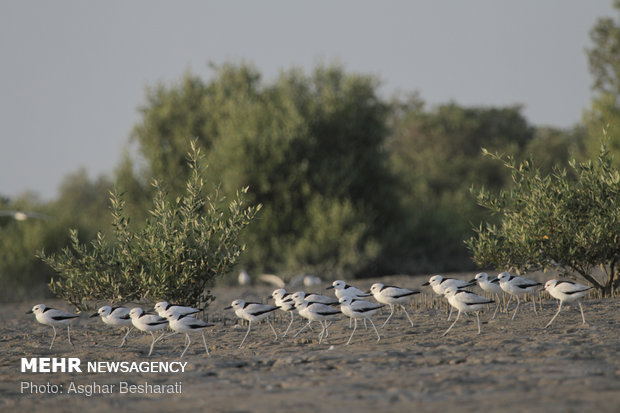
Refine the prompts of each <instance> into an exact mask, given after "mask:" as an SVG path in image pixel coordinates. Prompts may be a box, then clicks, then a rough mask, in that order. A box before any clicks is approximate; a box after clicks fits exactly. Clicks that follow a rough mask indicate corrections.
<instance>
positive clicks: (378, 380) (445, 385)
mask: <svg viewBox="0 0 620 413" xmlns="http://www.w3.org/2000/svg"><path fill="white" fill-rule="evenodd" d="M471 275H472V274H461V275H458V276H459V277H460V278H463V279H469V278H470V277H471ZM543 278H548V277H544V276H543ZM425 280H426V278H420V277H388V278H384V279H382V280H381V281H382V282H384V283H386V284H397V285H401V286H403V287H409V288H418V287H419V286H420V284H422V282H423V281H425ZM375 281H378V280H361V281H358V282H356V283H354V284H356V285H358V286H360V287H363V288H367V287H369V286H370V284H371V283H372V282H375ZM324 287H325V286H322V287H318V288H314V289H313V290H314V291H322V292H325V291H324ZM272 289H273V287H268V286H258V287H233V288H217V289H214V290H213V292H214V294H215V295H216V296H217V300H216V301H215V302H214V303H213V304H212V306H211V307H210V308H209V309H208V314H207V316H208V318H209V319H210V321H215V322H216V326H215V327H213V328H211V329H209V330H208V332H207V340H208V343H209V346H210V350H211V356H210V357H207V356H206V355H205V352H204V347H203V345H202V342H201V339H200V336H198V337H195V338H193V342H192V346H191V347H190V349H189V350H188V351H187V353H186V355H185V357H184V358H183V359H182V360H183V361H187V362H188V364H187V367H186V371H185V372H184V373H176V374H162V373H88V372H83V373H71V374H69V373H21V372H20V360H21V358H22V357H28V358H30V357H79V358H80V359H81V361H82V367H85V365H86V363H87V362H92V361H128V362H133V361H137V362H141V361H179V359H178V356H179V355H180V353H181V351H182V349H183V336H181V335H177V336H173V337H170V338H166V339H164V340H162V341H161V342H159V343H157V344H156V347H155V351H154V354H153V356H152V357H150V358H147V357H146V353H147V352H148V347H149V345H150V341H151V338H150V336H147V335H145V334H143V333H136V332H132V333H131V334H130V336H129V338H128V344H127V345H126V347H124V348H123V349H118V348H117V347H116V346H117V345H118V344H119V343H120V339H121V338H122V336H121V335H120V334H121V333H120V332H117V331H114V330H112V329H110V328H108V327H107V326H105V325H103V323H102V322H101V321H100V320H99V319H88V318H87V317H86V315H82V317H81V318H80V319H79V320H77V322H75V323H74V325H73V327H72V338H73V342H74V344H75V347H72V346H71V345H70V344H69V343H68V342H67V339H66V330H62V329H59V336H58V338H57V341H56V343H55V345H54V348H53V349H52V350H51V351H50V350H48V346H49V343H50V340H51V334H52V329H51V328H49V327H47V326H42V325H40V324H38V323H37V322H36V321H35V319H34V317H33V315H32V314H29V315H26V314H25V312H26V311H27V310H29V309H30V308H31V307H32V306H33V305H34V304H38V302H28V303H21V304H19V305H2V306H0V310H1V311H2V315H3V319H4V320H3V323H2V327H1V329H0V333H1V334H0V348H1V349H2V352H1V354H2V356H1V357H0V410H1V411H11V412H19V411H23V412H25V411H28V412H38V411H45V412H47V413H52V412H65V411H89V412H106V413H109V412H111V411H115V410H116V411H119V412H120V411H132V412H155V411H177V412H178V411H180V412H184V411H208V412H220V411H221V412H246V411H247V412H273V411H287V412H316V411H342V410H343V409H347V410H349V411H359V412H365V411H381V412H384V411H394V412H395V411H415V412H433V411H442V412H452V411H458V412H470V411H503V412H522V411H540V412H585V411H596V412H618V411H620V334H619V332H620V330H619V325H620V301H619V300H618V299H617V298H616V299H605V300H600V299H592V298H586V300H585V301H584V302H583V305H584V311H585V316H586V321H587V322H588V324H586V325H583V324H582V323H581V316H580V314H579V308H578V306H576V305H572V306H570V307H568V306H566V307H565V309H564V310H563V311H562V313H561V314H560V315H559V316H558V318H557V319H556V321H555V322H554V324H553V325H552V326H551V327H550V328H548V329H544V328H543V327H544V326H545V324H546V323H547V322H548V320H549V319H550V318H551V317H552V316H553V314H554V313H555V311H556V309H557V302H556V301H555V300H550V299H545V300H543V304H544V308H543V309H542V311H541V312H539V314H538V315H534V313H533V310H532V304H531V302H528V303H527V304H526V305H522V306H521V308H520V309H519V312H518V313H517V316H516V318H515V320H513V321H511V320H510V315H509V314H506V313H500V314H498V317H497V318H496V319H495V320H489V318H490V316H491V314H492V311H487V312H485V313H484V314H482V315H481V319H482V320H483V325H482V334H480V335H478V334H476V333H477V328H476V321H475V317H462V318H461V320H459V322H458V323H457V324H456V325H455V327H454V328H453V329H452V331H451V332H450V334H449V335H448V336H446V337H442V336H441V334H442V333H443V332H444V331H445V329H446V328H447V327H448V326H449V324H450V323H449V322H448V321H447V319H446V318H447V313H446V309H445V307H443V305H442V307H441V308H429V307H428V305H427V304H428V302H429V301H430V300H432V293H431V291H429V290H426V289H423V291H425V293H424V294H423V295H420V296H418V297H417V298H416V299H415V300H413V301H412V304H411V311H410V314H412V317H413V319H414V321H415V323H416V325H415V327H413V328H412V327H411V326H410V324H409V323H408V322H407V320H406V318H405V316H404V314H403V313H402V312H397V314H396V315H395V316H394V318H393V320H392V321H391V322H390V323H389V324H388V325H387V326H386V328H385V329H383V330H380V333H381V335H382V339H381V341H380V342H377V341H376V336H375V333H374V331H372V329H369V330H364V328H363V327H358V330H357V332H356V335H355V336H354V338H353V340H352V343H351V345H349V346H345V345H344V343H345V342H346V340H347V339H348V336H349V334H350V331H351V330H349V329H348V320H347V319H345V318H344V317H343V318H342V319H341V320H338V321H336V322H335V323H334V324H333V325H332V326H331V327H330V328H329V337H328V339H327V341H326V342H324V343H323V344H320V345H319V344H318V329H317V328H315V330H314V332H312V331H306V332H304V333H302V334H300V335H299V336H298V337H297V338H292V337H285V338H283V339H280V340H278V341H277V342H276V341H274V337H273V333H272V332H271V329H270V328H269V326H268V325H267V324H264V323H262V324H259V325H256V326H254V327H253V329H252V332H251V333H250V335H249V337H248V339H247V341H246V345H245V348H243V349H238V345H239V343H240V341H241V339H242V337H243V335H244V334H245V331H246V326H245V325H243V326H239V325H237V326H236V319H235V317H234V314H233V313H232V312H225V311H224V310H223V308H224V307H225V306H227V305H229V304H230V302H231V301H232V299H234V298H244V299H246V300H257V299H258V300H262V301H264V299H265V298H266V297H267V296H268V295H269V294H270V292H271V290H272ZM47 304H48V305H52V306H54V307H55V308H62V309H65V310H70V309H69V308H68V307H67V306H66V305H65V304H64V303H62V302H58V301H55V302H54V301H51V300H50V301H48V302H47ZM511 308H514V303H513V305H512V306H511ZM386 316H387V311H386V312H384V313H383V314H379V315H377V316H376V318H375V319H376V321H377V324H378V326H380V325H381V323H382V322H383V320H384V319H385V317H386ZM287 320H288V315H282V316H279V317H278V319H277V320H276V324H275V325H276V329H277V330H279V331H283V330H284V328H285V327H286V324H287ZM301 325H302V321H301V320H299V319H298V320H297V321H296V322H295V323H294V331H296V330H298V329H299V328H300V327H301ZM292 330H293V329H292ZM120 381H126V382H129V383H132V384H142V383H144V382H149V383H151V384H175V383H176V382H181V383H182V393H181V394H167V395H158V394H120V393H119V392H118V391H117V392H115V393H113V394H99V395H93V396H90V397H88V396H85V395H82V394H67V392H66V389H67V388H68V387H69V385H70V383H71V382H73V383H75V384H76V385H80V384H81V385H88V384H92V383H93V382H96V383H98V384H99V385H102V384H118V383H119V382H120ZM21 382H32V383H35V384H37V385H41V384H46V383H48V382H49V383H50V384H57V385H62V386H63V389H64V392H63V393H62V394H30V392H29V391H26V392H25V393H22V392H21Z"/></svg>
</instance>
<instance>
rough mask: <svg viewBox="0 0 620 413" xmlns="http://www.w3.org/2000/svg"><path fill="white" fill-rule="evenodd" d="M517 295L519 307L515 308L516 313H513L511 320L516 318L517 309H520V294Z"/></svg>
mask: <svg viewBox="0 0 620 413" xmlns="http://www.w3.org/2000/svg"><path fill="white" fill-rule="evenodd" d="M515 297H517V307H516V308H515V312H514V314H513V315H512V318H511V320H514V319H515V316H516V315H517V310H518V309H519V304H521V300H519V296H518V295H515Z"/></svg>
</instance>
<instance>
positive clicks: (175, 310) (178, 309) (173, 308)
mask: <svg viewBox="0 0 620 413" xmlns="http://www.w3.org/2000/svg"><path fill="white" fill-rule="evenodd" d="M154 309H155V311H156V312H157V314H158V315H159V316H160V317H166V313H168V312H170V313H172V314H178V315H190V314H196V313H199V312H200V311H202V310H199V309H197V308H193V307H186V306H183V305H176V304H169V303H168V302H166V301H160V302H158V303H157V304H155V308H154Z"/></svg>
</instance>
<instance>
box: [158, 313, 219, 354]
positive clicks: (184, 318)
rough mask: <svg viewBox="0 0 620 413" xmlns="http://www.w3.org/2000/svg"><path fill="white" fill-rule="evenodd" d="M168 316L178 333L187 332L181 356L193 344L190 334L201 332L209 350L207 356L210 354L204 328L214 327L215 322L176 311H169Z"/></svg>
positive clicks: (173, 328)
mask: <svg viewBox="0 0 620 413" xmlns="http://www.w3.org/2000/svg"><path fill="white" fill-rule="evenodd" d="M166 318H167V319H168V323H169V325H170V328H171V329H172V330H174V331H176V332H177V333H185V343H186V346H185V348H184V349H183V352H182V353H181V358H182V357H183V356H184V355H185V352H186V351H187V349H188V348H189V346H190V344H192V340H191V338H190V336H189V334H190V333H200V335H201V336H202V342H203V343H204V345H205V351H206V352H207V356H208V355H209V347H207V340H206V339H205V333H204V329H205V328H207V327H213V326H214V325H215V324H211V323H206V322H204V321H202V320H198V319H197V318H195V317H192V316H191V315H189V314H179V313H176V312H174V311H167V312H166Z"/></svg>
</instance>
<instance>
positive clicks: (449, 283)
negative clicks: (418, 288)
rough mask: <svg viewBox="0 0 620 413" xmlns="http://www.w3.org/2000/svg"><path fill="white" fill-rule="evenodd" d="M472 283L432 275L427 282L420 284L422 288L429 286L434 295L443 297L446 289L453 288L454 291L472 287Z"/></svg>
mask: <svg viewBox="0 0 620 413" xmlns="http://www.w3.org/2000/svg"><path fill="white" fill-rule="evenodd" d="M474 284H475V283H474V282H470V281H463V280H458V279H456V278H449V277H443V276H441V275H433V276H432V277H431V278H429V280H428V281H427V282H425V283H424V284H422V286H423V287H426V286H429V285H430V286H431V287H432V288H433V291H434V292H435V294H437V295H439V296H444V295H445V293H446V289H447V288H449V287H454V288H456V289H459V288H466V287H470V286H472V285H474Z"/></svg>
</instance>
